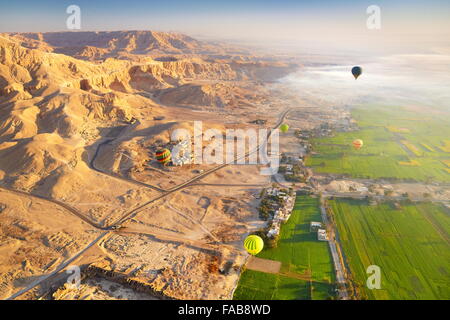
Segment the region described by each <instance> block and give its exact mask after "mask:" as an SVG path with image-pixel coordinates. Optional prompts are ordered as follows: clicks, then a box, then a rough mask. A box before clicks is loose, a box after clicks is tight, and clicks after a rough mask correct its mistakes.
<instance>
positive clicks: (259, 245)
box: [244, 234, 264, 255]
mask: <svg viewBox="0 0 450 320" xmlns="http://www.w3.org/2000/svg"><path fill="white" fill-rule="evenodd" d="M244 248H245V250H247V252H248V253H250V254H252V255H256V254H258V253H259V252H261V250H262V249H263V248H264V241H263V239H261V238H260V237H258V236H257V235H254V234H253V235H250V236H248V237H247V238H245V240H244Z"/></svg>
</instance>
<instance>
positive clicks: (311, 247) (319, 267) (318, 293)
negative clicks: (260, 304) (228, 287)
mask: <svg viewBox="0 0 450 320" xmlns="http://www.w3.org/2000/svg"><path fill="white" fill-rule="evenodd" d="M311 221H322V220H321V216H320V208H319V200H318V199H317V198H311V197H308V196H297V198H296V203H295V207H294V210H293V213H292V215H291V217H290V219H289V220H288V222H287V223H286V224H284V225H283V226H282V227H281V233H280V240H279V241H278V246H277V248H273V249H264V250H263V251H262V252H261V253H259V254H258V257H259V258H264V259H270V260H276V261H280V262H281V263H282V265H281V270H280V272H279V274H268V273H263V272H258V271H253V270H246V271H244V273H243V274H242V276H241V279H240V281H239V286H238V288H237V289H236V292H235V295H234V298H235V299H258V298H260V299H318V300H323V299H328V298H330V297H331V296H333V295H334V293H333V289H334V285H333V283H334V270H333V264H332V260H331V256H330V252H329V248H328V243H327V242H321V241H318V240H317V233H316V232H310V225H309V224H310V222H311ZM263 297H264V298H263ZM267 297H268V298H267Z"/></svg>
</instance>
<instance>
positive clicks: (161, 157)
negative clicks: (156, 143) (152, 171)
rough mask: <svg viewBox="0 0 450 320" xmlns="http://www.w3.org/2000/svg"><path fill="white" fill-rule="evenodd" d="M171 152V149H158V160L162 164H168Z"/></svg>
mask: <svg viewBox="0 0 450 320" xmlns="http://www.w3.org/2000/svg"><path fill="white" fill-rule="evenodd" d="M170 158H171V153H170V150H169V149H160V150H158V151H156V160H158V162H160V163H162V164H167V163H168V162H169V161H170Z"/></svg>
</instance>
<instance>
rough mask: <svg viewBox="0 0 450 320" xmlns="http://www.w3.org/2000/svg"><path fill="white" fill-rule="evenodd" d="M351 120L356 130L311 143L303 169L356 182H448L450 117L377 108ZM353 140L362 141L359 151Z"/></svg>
mask: <svg viewBox="0 0 450 320" xmlns="http://www.w3.org/2000/svg"><path fill="white" fill-rule="evenodd" d="M352 116H353V117H354V118H355V120H356V121H357V123H358V126H359V128H360V130H358V131H354V132H344V133H338V134H337V135H335V136H333V137H326V138H317V139H313V141H312V144H313V149H314V151H315V152H316V153H317V154H315V155H313V156H310V157H308V159H307V162H306V165H308V166H311V167H312V168H313V169H314V171H316V172H320V173H334V174H346V175H349V176H352V177H355V178H375V179H377V178H393V179H401V180H411V181H438V182H450V172H449V170H447V166H446V165H445V160H448V159H449V158H450V153H449V152H445V150H447V148H448V144H449V143H450V140H449V139H450V138H449V137H450V116H445V115H442V114H432V113H430V114H418V113H417V112H416V111H415V112H412V111H408V110H406V109H402V108H398V107H397V108H394V107H392V108H388V107H379V106H366V107H364V108H363V107H359V108H358V109H354V110H353V111H352ZM354 139H362V140H363V141H364V146H363V147H362V148H361V149H360V150H355V149H353V147H352V141H353V140H354ZM443 161H444V162H443Z"/></svg>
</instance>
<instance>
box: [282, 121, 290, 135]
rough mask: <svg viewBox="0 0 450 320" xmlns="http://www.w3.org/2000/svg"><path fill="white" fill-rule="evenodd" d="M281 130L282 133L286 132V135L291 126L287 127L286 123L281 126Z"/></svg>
mask: <svg viewBox="0 0 450 320" xmlns="http://www.w3.org/2000/svg"><path fill="white" fill-rule="evenodd" d="M280 130H281V132H284V133H286V132H288V130H289V125H287V124H286V123H284V124H282V125H281V126H280Z"/></svg>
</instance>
